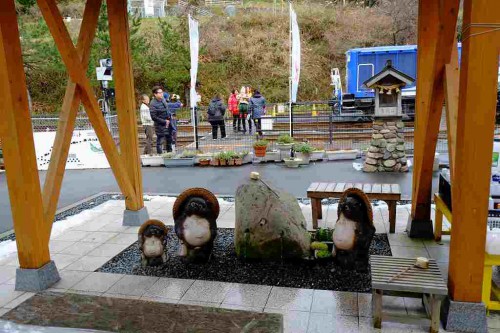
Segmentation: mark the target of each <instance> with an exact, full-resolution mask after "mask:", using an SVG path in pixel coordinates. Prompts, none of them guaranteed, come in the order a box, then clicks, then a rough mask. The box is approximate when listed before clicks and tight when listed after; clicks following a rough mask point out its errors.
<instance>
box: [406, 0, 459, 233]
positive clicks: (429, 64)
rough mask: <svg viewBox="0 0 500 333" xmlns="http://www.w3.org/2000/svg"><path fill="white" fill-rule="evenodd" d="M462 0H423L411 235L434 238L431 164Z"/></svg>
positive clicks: (419, 41)
mask: <svg viewBox="0 0 500 333" xmlns="http://www.w3.org/2000/svg"><path fill="white" fill-rule="evenodd" d="M458 8H459V0H442V1H433V0H420V2H419V28H418V29H419V30H418V33H419V36H418V43H419V44H418V60H417V61H418V62H417V77H418V83H417V100H416V119H417V122H416V128H415V132H416V137H415V159H414V160H415V165H414V173H413V191H412V192H413V193H412V194H413V195H412V215H411V221H410V223H409V225H408V228H407V229H408V234H409V235H410V237H426V238H433V232H432V222H431V220H430V212H431V199H432V193H431V191H432V166H433V163H434V153H435V150H436V143H437V138H438V134H439V124H440V120H441V114H442V108H443V102H444V85H443V82H444V81H443V80H444V73H445V65H446V64H448V63H449V62H450V57H451V53H452V49H453V44H455V43H456V42H457V41H456V40H455V29H456V22H457V16H458Z"/></svg>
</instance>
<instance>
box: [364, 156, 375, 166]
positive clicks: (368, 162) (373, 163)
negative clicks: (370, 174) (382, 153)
mask: <svg viewBox="0 0 500 333" xmlns="http://www.w3.org/2000/svg"><path fill="white" fill-rule="evenodd" d="M365 164H371V165H377V160H375V159H373V158H370V157H367V158H366V160H365Z"/></svg>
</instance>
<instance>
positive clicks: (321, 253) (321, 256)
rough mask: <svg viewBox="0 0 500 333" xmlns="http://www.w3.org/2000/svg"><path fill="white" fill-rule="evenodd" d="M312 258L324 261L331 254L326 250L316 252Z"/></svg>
mask: <svg viewBox="0 0 500 333" xmlns="http://www.w3.org/2000/svg"><path fill="white" fill-rule="evenodd" d="M314 256H315V257H316V258H317V259H325V258H330V257H331V256H332V253H331V252H330V251H328V250H316V251H315V252H314Z"/></svg>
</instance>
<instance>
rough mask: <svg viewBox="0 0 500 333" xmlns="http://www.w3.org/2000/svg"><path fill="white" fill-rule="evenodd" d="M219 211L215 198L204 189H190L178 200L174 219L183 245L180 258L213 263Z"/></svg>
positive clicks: (174, 208) (176, 230)
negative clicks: (211, 261) (210, 260)
mask: <svg viewBox="0 0 500 333" xmlns="http://www.w3.org/2000/svg"><path fill="white" fill-rule="evenodd" d="M219 210H220V208H219V202H218V201H217V198H216V197H215V195H213V193H212V192H210V191H208V190H206V189H204V188H190V189H187V190H185V191H184V192H182V193H181V194H180V195H179V196H178V197H177V200H175V203H174V207H173V216H174V223H175V233H176V234H177V237H179V241H180V250H179V256H181V257H186V258H187V259H188V260H189V261H195V262H206V261H208V260H209V259H210V255H211V254H212V248H213V244H214V239H215V237H216V236H217V222H216V221H217V218H218V217H219Z"/></svg>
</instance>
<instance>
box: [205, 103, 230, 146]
mask: <svg viewBox="0 0 500 333" xmlns="http://www.w3.org/2000/svg"><path fill="white" fill-rule="evenodd" d="M225 114H226V107H225V106H224V104H223V103H222V101H221V99H220V96H219V95H218V94H217V95H215V96H214V98H212V100H211V101H210V105H209V106H208V122H209V123H210V124H211V125H212V138H213V139H214V140H217V128H220V135H221V138H222V139H224V138H225V137H226V125H225V124H224V115H225Z"/></svg>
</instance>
